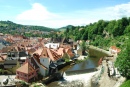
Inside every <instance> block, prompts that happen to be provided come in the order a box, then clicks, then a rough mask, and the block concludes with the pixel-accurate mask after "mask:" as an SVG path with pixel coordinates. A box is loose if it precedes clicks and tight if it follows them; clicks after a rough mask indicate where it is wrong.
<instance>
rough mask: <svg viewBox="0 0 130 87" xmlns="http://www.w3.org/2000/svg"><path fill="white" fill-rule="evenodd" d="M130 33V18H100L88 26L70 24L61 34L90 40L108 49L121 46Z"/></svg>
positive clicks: (92, 43)
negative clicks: (109, 19)
mask: <svg viewBox="0 0 130 87" xmlns="http://www.w3.org/2000/svg"><path fill="white" fill-rule="evenodd" d="M129 33H130V18H127V17H124V18H122V19H119V20H111V21H105V20H99V21H98V22H95V23H90V24H89V25H86V26H71V27H70V26H69V27H67V28H66V30H65V31H64V33H61V35H60V36H65V37H66V38H72V39H74V40H75V41H77V40H90V44H91V45H94V46H98V47H100V48H104V49H108V47H110V46H112V45H116V46H117V47H121V48H122V45H123V44H124V42H125V41H126V40H127V39H128V37H129Z"/></svg>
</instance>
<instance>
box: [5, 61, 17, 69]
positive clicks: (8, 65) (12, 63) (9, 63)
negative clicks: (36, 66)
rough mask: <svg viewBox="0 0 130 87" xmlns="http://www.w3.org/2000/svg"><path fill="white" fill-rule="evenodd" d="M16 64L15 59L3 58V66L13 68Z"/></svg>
mask: <svg viewBox="0 0 130 87" xmlns="http://www.w3.org/2000/svg"><path fill="white" fill-rule="evenodd" d="M16 65H17V60H5V61H4V68H5V69H8V68H13V67H15V66H16Z"/></svg>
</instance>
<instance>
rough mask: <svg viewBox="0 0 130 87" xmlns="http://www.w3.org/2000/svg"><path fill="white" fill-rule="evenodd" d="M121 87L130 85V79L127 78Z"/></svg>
mask: <svg viewBox="0 0 130 87" xmlns="http://www.w3.org/2000/svg"><path fill="white" fill-rule="evenodd" d="M120 87H130V80H126V81H125V82H124V83H123V84H122V85H121V86H120Z"/></svg>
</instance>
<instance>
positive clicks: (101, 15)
mask: <svg viewBox="0 0 130 87" xmlns="http://www.w3.org/2000/svg"><path fill="white" fill-rule="evenodd" d="M124 16H126V17H130V2H129V1H128V0H0V20H3V21H6V20H10V21H13V22H15V23H19V24H24V25H40V26H46V27H52V28H58V27H63V26H66V25H70V24H71V25H86V24H89V23H93V22H96V21H98V20H100V19H103V20H113V19H119V18H121V17H124Z"/></svg>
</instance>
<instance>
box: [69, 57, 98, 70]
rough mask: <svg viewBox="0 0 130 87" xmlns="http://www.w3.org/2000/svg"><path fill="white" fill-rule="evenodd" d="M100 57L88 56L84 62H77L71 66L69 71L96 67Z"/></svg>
mask: <svg viewBox="0 0 130 87" xmlns="http://www.w3.org/2000/svg"><path fill="white" fill-rule="evenodd" d="M99 59H100V58H88V59H87V60H85V61H84V62H81V63H78V64H75V65H74V66H72V67H70V68H69V69H68V70H67V71H74V70H84V69H90V68H95V67H97V66H98V61H99Z"/></svg>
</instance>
